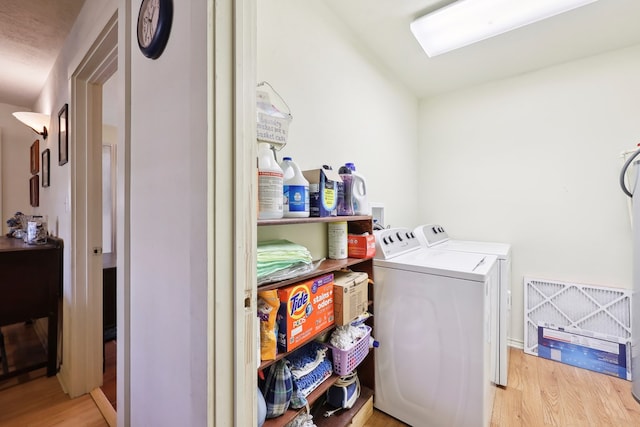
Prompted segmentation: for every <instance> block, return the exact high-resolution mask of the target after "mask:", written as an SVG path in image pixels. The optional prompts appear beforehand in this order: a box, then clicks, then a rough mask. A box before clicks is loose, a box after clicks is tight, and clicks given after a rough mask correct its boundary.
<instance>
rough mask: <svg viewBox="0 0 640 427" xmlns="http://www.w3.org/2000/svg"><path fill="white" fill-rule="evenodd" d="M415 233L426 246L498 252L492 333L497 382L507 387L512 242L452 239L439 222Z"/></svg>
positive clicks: (426, 225) (420, 228)
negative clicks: (497, 275)
mask: <svg viewBox="0 0 640 427" xmlns="http://www.w3.org/2000/svg"><path fill="white" fill-rule="evenodd" d="M413 231H414V234H415V236H416V237H417V238H418V240H419V241H420V243H422V244H423V246H424V247H428V248H431V249H440V250H447V251H455V252H470V253H478V254H489V255H495V256H496V257H497V258H498V269H499V272H500V273H499V285H498V287H497V288H496V294H495V296H494V299H493V301H494V302H493V307H497V310H494V311H493V312H492V322H491V324H492V334H491V337H492V339H494V340H497V345H496V346H494V348H495V351H496V353H495V354H494V355H492V364H493V371H492V378H493V382H494V383H496V384H498V385H501V386H504V387H506V386H507V379H508V378H507V376H508V373H509V347H508V343H507V340H508V338H509V335H511V245H510V244H508V243H495V242H474V241H467V240H455V239H450V238H449V235H448V234H447V232H446V231H445V230H444V228H443V227H442V226H440V225H437V224H425V225H420V226H418V227H416V228H415V229H414V230H413Z"/></svg>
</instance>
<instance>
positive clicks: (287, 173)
mask: <svg viewBox="0 0 640 427" xmlns="http://www.w3.org/2000/svg"><path fill="white" fill-rule="evenodd" d="M280 167H281V168H282V173H283V174H284V185H283V187H282V196H283V206H282V211H283V213H284V217H285V218H305V217H308V216H309V181H307V179H306V178H305V177H304V175H302V171H301V170H300V168H299V167H298V165H297V164H296V163H295V162H294V161H293V160H292V159H291V157H283V158H282V162H281V163H280Z"/></svg>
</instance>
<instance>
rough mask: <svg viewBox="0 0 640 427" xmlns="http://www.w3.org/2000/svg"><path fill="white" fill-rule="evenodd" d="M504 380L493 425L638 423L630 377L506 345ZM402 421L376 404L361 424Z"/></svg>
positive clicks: (622, 426) (615, 426)
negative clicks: (506, 374)
mask: <svg viewBox="0 0 640 427" xmlns="http://www.w3.org/2000/svg"><path fill="white" fill-rule="evenodd" d="M510 357H511V360H510V364H509V386H508V387H506V388H502V387H498V388H497V390H496V397H495V401H494V404H493V413H492V416H491V426H492V427H518V426H532V427H538V426H539V427H543V426H558V427H605V426H611V427H631V426H640V403H638V402H636V400H635V399H634V398H633V396H632V395H631V382H630V381H626V380H622V379H619V378H614V377H611V376H608V375H604V374H599V373H596V372H592V371H588V370H586V369H579V368H575V367H573V366H569V365H565V364H562V363H559V362H554V361H551V360H547V359H543V358H540V357H535V356H531V355H528V354H525V353H524V352H523V351H522V350H518V349H515V348H510ZM405 425H406V424H404V423H402V422H400V421H398V420H396V419H394V418H392V417H390V416H388V415H387V414H385V413H383V412H380V411H378V410H375V411H374V414H373V416H372V417H371V418H370V419H369V421H368V422H367V424H365V426H366V427H383V426H384V427H401V426H405Z"/></svg>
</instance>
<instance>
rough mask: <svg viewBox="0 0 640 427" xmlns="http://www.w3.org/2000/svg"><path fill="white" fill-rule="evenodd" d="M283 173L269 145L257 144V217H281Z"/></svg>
mask: <svg viewBox="0 0 640 427" xmlns="http://www.w3.org/2000/svg"><path fill="white" fill-rule="evenodd" d="M282 187H283V173H282V169H281V168H280V166H278V162H276V158H275V156H274V153H273V151H271V146H270V144H268V143H265V142H261V143H260V144H258V219H277V218H282V215H283V211H282Z"/></svg>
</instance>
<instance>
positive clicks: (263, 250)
mask: <svg viewBox="0 0 640 427" xmlns="http://www.w3.org/2000/svg"><path fill="white" fill-rule="evenodd" d="M257 260H258V266H257V274H258V278H260V277H264V276H266V275H268V274H272V273H274V272H276V271H280V270H283V269H285V268H289V267H291V266H293V265H295V264H299V263H304V264H311V261H312V259H311V253H310V252H309V250H308V249H307V248H305V247H304V246H302V245H299V244H297V243H293V242H290V241H289V240H268V241H265V242H258V256H257Z"/></svg>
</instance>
